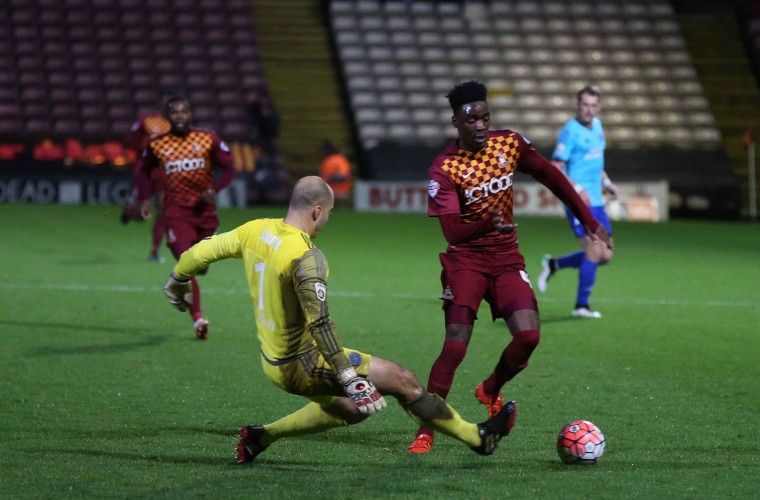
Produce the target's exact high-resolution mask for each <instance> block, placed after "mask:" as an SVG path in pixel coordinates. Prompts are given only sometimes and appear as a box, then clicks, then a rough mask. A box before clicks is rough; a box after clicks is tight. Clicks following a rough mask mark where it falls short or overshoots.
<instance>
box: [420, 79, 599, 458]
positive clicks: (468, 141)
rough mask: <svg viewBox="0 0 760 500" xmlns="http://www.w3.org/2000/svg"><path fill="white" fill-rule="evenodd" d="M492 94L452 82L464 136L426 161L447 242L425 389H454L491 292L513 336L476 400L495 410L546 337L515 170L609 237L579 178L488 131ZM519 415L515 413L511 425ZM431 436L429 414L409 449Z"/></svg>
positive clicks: (516, 139)
mask: <svg viewBox="0 0 760 500" xmlns="http://www.w3.org/2000/svg"><path fill="white" fill-rule="evenodd" d="M486 95H487V90H486V87H485V86H484V85H483V84H482V83H480V82H476V81H469V82H465V83H462V84H460V85H457V86H456V87H454V88H453V89H452V90H451V91H450V92H449V94H448V95H447V97H448V99H449V104H450V105H451V109H452V110H453V113H454V114H453V116H452V118H451V122H452V123H453V125H454V127H455V128H456V129H457V132H458V137H459V140H458V141H457V142H455V143H454V144H451V145H450V146H449V147H447V148H446V149H445V150H444V151H443V152H442V153H441V154H440V155H438V157H437V158H436V159H435V160H434V161H433V163H432V165H431V166H430V170H429V178H430V181H429V184H428V195H429V197H428V215H429V216H432V217H438V221H439V223H440V225H441V229H442V230H443V235H444V237H445V238H446V241H447V243H448V248H447V250H446V253H442V254H440V260H441V265H442V267H443V271H442V273H441V285H442V288H443V295H442V297H441V298H442V299H443V311H444V318H445V324H446V337H445V341H444V343H443V349H442V351H441V353H440V354H439V356H438V358H437V359H436V360H435V362H434V363H433V367H432V369H431V370H430V378H429V379H428V385H427V390H428V391H429V392H431V393H433V394H437V395H439V396H441V397H442V398H444V399H445V398H446V396H447V395H448V393H449V391H450V390H451V386H452V383H453V381H454V374H455V372H456V369H457V367H458V366H459V364H460V363H461V362H462V360H463V359H464V357H465V354H466V352H467V347H468V345H469V342H470V338H471V336H472V330H473V325H474V323H475V320H476V319H477V314H478V308H479V307H480V303H481V301H482V300H483V299H485V300H486V301H487V302H488V303H489V305H490V308H491V315H492V318H493V320H494V321H495V320H496V319H497V318H503V319H504V321H505V322H506V324H507V327H508V328H509V331H510V333H511V336H512V339H511V341H510V342H509V344H508V345H507V346H506V348H505V349H504V351H503V352H502V353H501V356H500V357H499V360H498V362H497V363H496V366H495V368H494V370H493V372H492V373H491V374H490V375H489V376H488V377H487V378H486V379H485V380H483V381H482V382H481V383H480V384H479V385H478V386H477V388H476V389H475V396H476V397H477V399H478V401H480V402H481V403H482V404H484V405H485V406H486V408H487V409H488V414H489V415H494V414H497V413H498V412H499V411H500V410H501V409H502V406H503V398H502V394H501V388H502V386H503V385H504V384H505V383H506V382H508V381H510V380H512V378H514V377H515V376H516V375H517V374H518V373H520V372H521V371H522V370H523V369H524V368H525V367H526V366H527V364H528V359H529V358H530V356H531V353H532V352H533V350H534V349H535V348H536V346H537V345H538V341H539V337H540V332H539V318H538V306H537V304H536V297H535V295H534V293H533V288H532V287H531V284H530V279H529V278H528V274H527V273H526V272H525V259H524V258H523V256H522V255H521V254H520V251H519V249H518V246H517V233H516V228H517V224H515V223H514V222H513V218H512V197H513V188H512V182H513V179H514V177H513V176H514V174H515V172H517V171H519V172H524V173H526V174H529V175H531V176H532V177H533V178H535V179H536V180H537V181H538V182H540V183H541V184H543V185H545V186H546V187H548V188H549V189H550V190H551V191H552V192H553V193H554V194H555V195H557V197H559V198H560V199H561V200H563V201H564V202H565V203H567V204H568V205H569V206H570V207H571V209H572V211H573V213H574V214H575V215H576V216H577V217H578V219H580V220H581V221H582V224H583V226H584V227H585V228H586V231H587V233H588V234H589V238H590V239H591V240H592V241H594V242H599V244H600V245H611V242H610V239H609V236H608V235H607V231H606V230H605V229H604V227H603V226H602V225H601V224H599V223H598V222H597V221H596V220H595V219H594V218H593V217H592V216H591V213H590V212H589V210H588V208H587V207H586V205H585V204H584V203H583V201H582V200H581V199H580V197H579V196H578V194H577V193H576V192H575V190H574V189H573V187H572V185H571V184H570V183H569V182H568V181H567V179H566V178H565V177H564V176H562V174H561V173H560V172H559V170H557V169H556V168H555V167H554V166H553V165H552V164H551V163H549V161H548V160H546V159H545V158H544V157H543V156H541V155H540V154H539V153H538V151H536V149H535V148H534V147H533V145H532V144H531V143H530V141H528V140H527V139H525V138H523V137H522V136H521V135H520V134H518V133H517V132H513V131H511V130H497V131H489V128H490V119H491V115H490V112H489V109H488V103H487V102H486ZM513 424H514V415H512V418H511V420H510V422H509V427H511V426H512V425H513ZM433 436H434V433H433V429H432V428H430V427H429V426H426V425H424V424H423V425H422V426H421V427H420V429H419V431H418V432H417V437H416V438H415V440H414V442H413V443H412V445H411V446H410V447H409V451H410V452H412V453H427V452H429V451H430V448H431V446H432V445H433Z"/></svg>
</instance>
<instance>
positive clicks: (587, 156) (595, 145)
mask: <svg viewBox="0 0 760 500" xmlns="http://www.w3.org/2000/svg"><path fill="white" fill-rule="evenodd" d="M606 146H607V143H606V141H605V140H604V130H602V121H601V120H600V119H599V118H594V119H593V120H592V121H591V128H590V129H589V128H588V127H586V126H585V125H583V124H581V122H579V121H578V119H577V118H573V119H572V120H570V121H568V122H567V123H566V124H565V126H564V127H562V130H560V132H559V137H558V138H557V146H556V147H555V148H554V153H553V154H552V158H553V159H554V160H558V161H563V162H565V168H564V170H565V173H566V174H567V175H568V177H570V180H572V181H573V182H574V183H576V184H578V185H580V186H581V187H582V188H583V189H585V190H586V192H587V193H588V194H589V196H590V197H591V206H592V207H598V206H604V197H603V196H602V172H603V171H604V148H605V147H606Z"/></svg>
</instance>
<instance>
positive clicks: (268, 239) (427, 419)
mask: <svg viewBox="0 0 760 500" xmlns="http://www.w3.org/2000/svg"><path fill="white" fill-rule="evenodd" d="M334 203H335V199H334V195H333V192H332V189H330V187H329V186H328V185H327V183H325V182H324V181H323V180H322V179H320V178H319V177H316V176H311V177H305V178H303V179H301V180H300V181H299V182H298V183H297V184H296V186H295V188H294V190H293V194H292V197H291V200H290V205H289V207H288V212H287V215H286V216H285V218H284V219H257V220H253V221H250V222H248V223H246V224H243V225H242V226H240V227H238V228H236V229H234V230H232V231H229V232H227V233H223V234H220V235H215V236H211V237H209V238H206V239H205V240H202V241H201V242H199V243H197V244H196V245H195V246H193V247H191V248H190V249H189V250H187V251H186V252H185V253H183V254H182V256H181V257H180V259H179V261H178V262H177V265H176V266H175V268H174V270H173V271H172V273H171V275H170V277H169V280H168V281H167V283H166V285H165V287H164V293H165V294H166V296H167V298H168V299H169V302H171V304H172V305H173V306H174V307H175V308H177V309H179V310H180V311H183V310H185V309H186V308H187V307H189V305H190V304H191V303H192V292H191V287H190V284H189V281H188V280H189V279H190V277H191V276H193V275H195V273H197V272H199V271H201V270H203V269H205V268H206V267H208V265H209V264H211V263H213V262H216V261H218V260H221V259H227V258H231V257H234V258H238V259H243V262H244V265H245V270H246V274H247V277H248V286H249V290H250V296H251V300H252V301H253V309H254V316H255V318H256V327H257V335H258V339H259V342H260V344H261V352H260V354H261V365H262V367H263V369H264V373H265V374H266V376H267V377H268V378H269V379H270V380H271V381H272V382H273V383H274V384H275V385H276V386H278V387H280V388H281V389H283V390H285V391H287V392H289V393H292V394H297V395H300V396H305V397H306V398H308V399H309V400H310V402H309V403H308V404H306V406H304V407H303V408H301V409H300V410H297V411H295V412H294V413H291V414H290V415H287V416H285V417H283V418H281V419H279V420H277V421H276V422H273V423H271V424H267V425H247V426H244V427H243V428H242V429H240V441H239V443H238V445H237V461H238V462H239V463H247V462H253V460H254V459H255V458H256V456H257V455H258V454H260V453H261V452H263V451H264V450H265V449H267V447H269V446H270V445H271V444H272V443H273V442H275V441H277V440H279V439H282V438H284V437H290V436H300V435H304V434H312V433H317V432H322V431H326V430H328V429H331V428H333V427H339V426H343V425H350V424H355V423H358V422H361V421H362V420H364V419H365V418H367V417H368V416H369V415H371V414H372V413H377V412H380V411H382V410H383V409H384V408H385V407H386V402H385V398H384V397H383V394H385V395H391V396H394V397H395V398H396V399H398V401H399V403H400V404H401V406H402V407H403V408H404V409H405V410H406V411H407V412H408V413H409V414H410V415H411V416H412V417H413V418H414V419H415V420H417V421H418V422H420V423H423V424H424V425H429V426H431V427H433V428H435V429H436V430H439V431H440V432H442V433H444V434H447V435H449V436H452V437H454V438H456V439H458V440H460V441H462V442H464V443H466V444H467V445H469V446H470V447H471V448H472V449H473V450H474V451H476V452H478V453H480V454H482V455H490V454H491V453H493V451H494V449H495V448H496V445H497V443H498V441H499V439H501V437H502V436H503V435H506V434H507V433H508V431H507V429H508V428H509V426H508V425H507V424H508V422H509V420H510V419H512V418H514V404H513V403H511V404H507V405H505V406H504V409H503V410H502V411H501V412H500V413H498V414H497V415H495V416H494V417H492V418H490V419H489V420H487V421H485V422H483V423H481V424H474V423H470V422H467V421H465V420H463V419H462V418H461V417H460V416H459V414H458V413H457V412H456V411H455V410H454V409H453V408H451V407H450V406H449V405H448V404H447V403H446V402H445V401H443V400H442V399H441V398H440V397H438V396H434V395H432V394H430V393H428V392H427V391H425V390H424V389H423V388H422V386H421V385H420V384H419V382H418V381H417V379H416V378H415V376H414V375H413V374H412V373H411V372H410V371H409V370H407V369H405V368H402V367H401V366H399V365H398V364H396V363H394V362H392V361H388V360H385V359H382V358H379V357H377V356H370V355H368V354H364V353H362V352H360V351H357V350H354V349H348V348H344V347H343V346H342V344H341V341H340V338H339V337H338V334H337V332H336V330H335V326H334V325H333V323H332V321H331V319H330V315H329V312H328V307H327V275H328V267H327V260H326V259H325V257H324V255H323V254H322V252H320V251H319V249H317V248H316V247H315V246H314V244H313V243H312V241H311V240H312V238H315V237H316V236H317V234H318V233H319V232H320V231H321V230H322V229H323V228H324V227H325V224H326V223H327V220H328V218H329V216H330V211H331V210H332V208H333V206H334Z"/></svg>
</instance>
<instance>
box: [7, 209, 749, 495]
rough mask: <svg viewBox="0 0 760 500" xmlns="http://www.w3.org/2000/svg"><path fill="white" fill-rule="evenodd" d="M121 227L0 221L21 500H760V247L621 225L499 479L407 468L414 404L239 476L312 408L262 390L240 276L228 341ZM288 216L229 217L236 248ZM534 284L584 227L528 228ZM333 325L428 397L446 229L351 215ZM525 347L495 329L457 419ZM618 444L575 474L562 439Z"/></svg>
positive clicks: (215, 285)
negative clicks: (584, 315) (290, 419)
mask: <svg viewBox="0 0 760 500" xmlns="http://www.w3.org/2000/svg"><path fill="white" fill-rule="evenodd" d="M119 211H120V209H119V207H111V206H108V207H85V206H74V207H62V206H30V205H2V206H0V231H2V234H3V242H2V244H1V245H0V262H2V267H0V278H1V279H0V296H1V297H2V300H0V323H2V337H0V339H1V341H2V343H1V347H0V353H1V354H0V374H1V375H2V376H1V377H0V387H1V389H0V397H1V398H2V399H1V400H0V425H1V426H2V428H1V429H0V445H1V446H2V451H1V452H0V492H1V493H0V496H3V497H5V498H58V497H78V498H93V497H133V498H137V497H168V498H186V497H189V496H199V497H210V498H231V497H238V498H299V497H311V498H349V497H367V498H370V497H371V498H499V497H514V498H580V497H584V498H719V497H739V498H757V495H758V489H757V487H758V481H757V478H758V471H760V468H759V467H758V465H759V464H758V456H759V454H758V449H760V446H759V445H760V442H759V441H760V440H759V439H758V433H757V428H758V424H759V423H760V369H759V368H758V366H759V363H758V359H760V356H759V355H760V291H759V288H758V284H759V283H760V261H759V260H758V256H760V227H758V226H757V225H750V224H743V223H725V222H696V221H672V222H669V223H664V224H643V223H624V222H618V223H616V224H615V241H616V245H617V248H616V255H615V261H614V262H613V263H612V265H610V266H606V267H604V268H601V269H600V270H599V273H598V282H597V286H596V289H595V291H594V295H593V296H592V306H593V307H594V308H596V309H598V310H600V311H601V312H602V313H603V314H604V318H602V319H600V320H580V319H573V318H571V316H570V310H571V308H572V306H573V302H574V294H575V292H574V290H575V286H576V274H575V273H574V272H572V271H564V272H562V273H560V274H558V275H556V276H555V277H554V278H553V279H552V281H551V283H550V289H549V292H548V293H547V294H546V295H540V296H539V305H540V309H541V317H542V339H541V344H540V345H539V347H538V349H537V350H536V351H535V353H534V355H533V357H532V358H531V362H530V366H529V367H528V368H527V369H526V370H525V371H524V372H523V373H522V374H520V375H519V376H518V377H517V378H516V379H515V380H514V381H512V382H511V383H509V384H508V385H507V386H506V388H505V391H506V394H505V395H506V396H507V397H509V398H511V399H515V400H516V401H517V404H518V409H519V417H518V419H517V425H516V427H515V429H514V430H513V432H512V434H511V435H510V436H508V437H507V438H505V439H503V440H502V442H501V445H500V447H499V449H498V450H497V451H496V453H495V454H494V455H492V456H490V457H481V456H478V455H476V454H474V453H473V452H472V451H470V450H469V449H467V447H466V446H464V445H462V444H460V443H458V442H456V441H454V440H453V439H450V438H448V437H446V436H442V435H441V436H438V438H437V440H436V443H435V446H434V448H433V451H432V452H431V453H430V454H427V455H424V456H414V455H410V454H409V453H407V452H406V447H407V446H408V445H409V444H410V442H411V440H412V438H413V437H414V433H415V431H416V428H417V426H416V424H415V423H413V422H412V421H411V420H410V419H409V417H408V416H407V415H406V414H405V413H404V412H403V411H402V409H401V408H400V406H399V405H398V404H397V403H396V402H395V401H394V400H391V401H389V407H388V409H387V410H386V411H385V412H384V413H382V414H380V415H375V416H372V417H371V418H370V419H368V420H367V421H366V422H364V423H362V424H360V425H356V426H352V427H346V428H339V429H333V430H331V431H329V432H327V433H323V434H318V435H314V436H304V437H298V438H292V439H287V440H283V441H280V442H277V443H275V444H274V445H273V446H271V447H270V448H269V449H268V450H267V451H266V452H265V453H264V454H262V455H260V456H259V458H258V459H257V462H256V463H255V464H254V465H253V466H238V465H236V464H235V463H234V446H235V444H236V442H237V439H238V438H237V429H238V428H239V427H240V426H241V425H243V424H247V423H266V422H271V421H273V420H275V419H277V418H279V417H281V416H283V415H285V414H286V413H289V412H291V411H293V410H295V409H297V408H299V407H300V406H302V405H303V404H304V402H305V400H303V399H301V398H298V397H296V396H292V395H288V394H285V393H283V392H281V391H280V390H278V389H276V388H275V387H274V386H273V385H271V384H270V383H269V382H268V381H267V380H266V379H265V378H264V376H263V374H262V371H261V367H260V361H259V355H258V343H257V340H256V338H255V333H254V322H253V314H252V310H251V304H250V300H249V298H248V296H247V290H246V283H245V277H244V274H243V269H242V264H241V263H240V261H225V262H221V263H217V264H214V265H213V266H212V267H211V269H210V272H209V274H208V275H207V276H203V277H201V278H200V283H201V287H202V291H203V310H204V314H205V315H206V316H207V317H208V318H209V320H210V321H211V334H210V338H209V340H208V341H205V342H201V341H196V340H195V338H194V335H193V331H192V325H191V321H190V319H189V317H188V316H187V315H186V314H181V313H178V312H176V311H174V310H173V309H171V308H170V307H169V305H168V303H167V302H166V300H165V299H164V297H163V295H162V294H161V291H160V288H161V286H162V285H163V283H164V281H165V280H166V276H167V275H168V273H169V271H170V269H171V265H172V263H173V259H171V257H170V255H169V253H168V250H166V249H165V248H163V249H162V254H163V255H164V256H166V257H167V263H165V264H156V263H150V262H148V260H147V253H148V240H149V225H148V224H134V223H133V224H130V225H128V226H122V225H121V224H120V223H119V222H118V215H119ZM283 213H284V208H266V209H264V208H251V209H246V210H225V211H222V212H221V214H220V218H221V221H222V230H227V229H232V228H233V227H235V226H236V225H238V224H240V223H242V222H244V221H246V220H248V219H250V218H254V217H261V216H271V217H278V216H281V215H282V214H283ZM517 222H518V223H519V224H520V226H519V228H518V230H519V234H520V245H521V250H522V253H523V254H524V255H525V256H526V259H527V264H528V271H529V273H530V275H531V277H532V278H533V280H534V283H535V278H536V277H537V275H538V264H539V260H540V257H541V255H542V254H543V253H545V252H550V253H553V254H555V255H556V254H562V253H564V252H569V251H572V250H575V249H576V243H575V241H574V239H573V238H572V235H571V234H570V231H569V229H568V228H567V226H566V222H565V221H564V220H561V219H543V218H529V217H519V218H518V221H517ZM316 243H317V244H318V246H319V247H320V248H321V249H322V250H323V251H324V252H325V254H326V255H327V258H328V260H329V262H330V268H331V276H330V281H329V292H328V293H329V297H330V311H331V315H332V317H333V319H334V321H335V323H336V325H337V328H338V331H339V332H340V335H341V337H342V339H343V341H344V344H345V345H347V346H349V347H354V348H356V349H359V350H362V351H365V352H369V353H373V354H376V355H379V356H383V357H386V358H390V359H393V360H395V361H397V362H399V363H400V364H402V365H404V366H406V367H408V368H410V369H411V370H412V371H414V372H415V373H416V374H417V376H418V378H419V379H420V380H421V381H422V382H423V384H424V383H425V382H426V381H427V376H428V372H429V369H430V366H431V364H432V363H433V361H434V360H435V358H436V356H437V355H438V353H439V352H440V348H441V344H442V340H443V318H442V313H441V311H440V300H439V299H438V297H439V296H440V286H439V272H440V270H439V263H438V256H437V254H438V252H440V251H442V250H443V248H444V242H443V237H442V235H441V233H440V229H439V228H438V226H437V222H436V221H435V220H431V219H428V218H427V217H425V216H423V215H380V214H358V213H353V212H348V211H336V212H335V213H334V214H333V216H332V218H331V222H330V224H329V225H328V226H327V228H326V230H325V231H324V232H323V233H322V234H321V235H320V237H319V238H318V239H317V240H316ZM507 339H508V333H507V330H506V327H505V326H504V324H503V322H501V321H499V322H496V323H493V322H491V321H490V315H489V313H488V308H487V307H481V311H480V319H479V321H478V322H477V323H476V327H475V332H474V335H473V340H472V343H471V345H470V349H469V352H468V354H467V358H466V359H465V361H464V362H463V363H462V365H461V367H460V368H459V371H458V372H457V376H456V379H455V384H454V387H453V389H452V391H451V394H450V397H449V402H450V403H451V404H452V405H453V406H454V407H455V408H457V409H458V411H459V412H460V413H461V414H462V415H463V416H464V417H465V418H466V419H468V420H470V421H481V420H483V419H484V413H485V410H484V408H483V407H482V406H481V405H479V404H478V403H477V401H476V400H475V398H474V396H473V390H474V388H475V386H476V384H477V383H478V382H479V381H480V380H481V379H482V378H483V377H485V376H486V375H488V373H490V371H491V369H492V368H493V365H494V363H495V361H496V359H497V357H498V355H499V353H500V352H501V350H502V349H503V347H504V345H505V343H506V342H507ZM576 419H586V420H590V421H592V422H594V423H595V424H597V425H598V426H599V427H600V428H601V429H602V431H603V432H604V433H605V435H606V437H607V451H606V454H605V456H604V457H603V458H602V460H601V462H600V463H599V464H597V465H595V466H566V465H564V464H563V463H562V462H561V461H560V460H559V458H558V457H557V454H556V450H555V442H556V437H557V433H558V432H559V430H560V429H561V428H562V427H563V425H564V424H566V423H567V422H569V421H571V420H576Z"/></svg>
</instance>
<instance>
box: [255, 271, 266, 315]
mask: <svg viewBox="0 0 760 500" xmlns="http://www.w3.org/2000/svg"><path fill="white" fill-rule="evenodd" d="M265 267H266V264H265V263H264V262H258V263H257V264H256V265H255V266H253V268H254V269H255V270H256V272H257V273H260V277H259V309H264V268H265Z"/></svg>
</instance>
